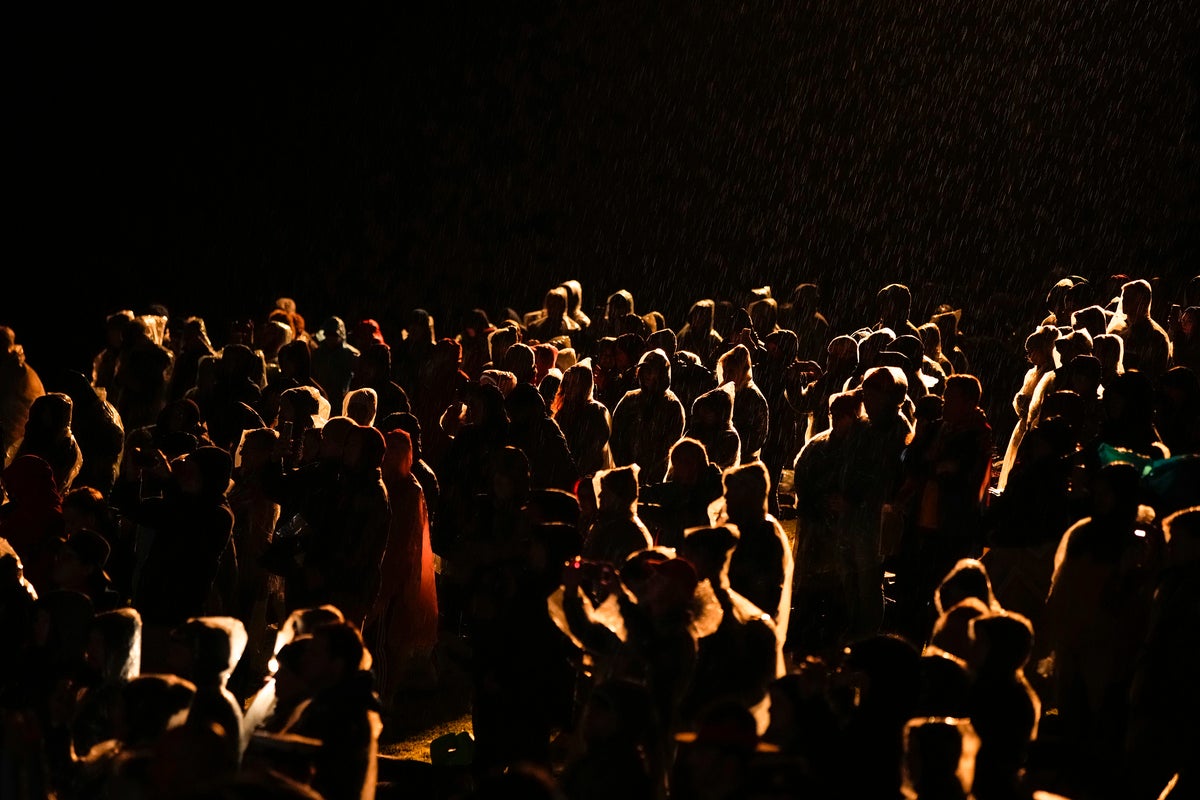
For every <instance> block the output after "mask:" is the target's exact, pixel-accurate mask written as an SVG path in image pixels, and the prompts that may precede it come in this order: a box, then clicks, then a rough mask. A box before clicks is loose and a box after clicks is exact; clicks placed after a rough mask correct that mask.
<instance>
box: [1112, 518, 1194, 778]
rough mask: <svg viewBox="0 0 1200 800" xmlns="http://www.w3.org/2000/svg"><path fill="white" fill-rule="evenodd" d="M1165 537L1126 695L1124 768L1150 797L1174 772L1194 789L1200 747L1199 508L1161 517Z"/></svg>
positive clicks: (1128, 775)
mask: <svg viewBox="0 0 1200 800" xmlns="http://www.w3.org/2000/svg"><path fill="white" fill-rule="evenodd" d="M1162 529H1163V533H1164V535H1165V538H1166V556H1165V560H1164V568H1163V570H1162V572H1161V573H1159V575H1158V577H1157V579H1156V581H1155V588H1154V595H1153V599H1152V601H1151V605H1150V617H1149V622H1148V625H1147V629H1146V636H1145V638H1144V639H1143V641H1142V643H1141V647H1140V652H1139V654H1138V659H1137V666H1136V667H1135V670H1134V675H1133V682H1132V685H1131V688H1130V693H1129V722H1128V726H1127V729H1126V739H1125V745H1124V767H1125V774H1126V776H1127V779H1128V783H1127V784H1126V786H1127V790H1128V791H1129V796H1130V797H1139V798H1140V797H1147V798H1152V797H1155V796H1156V793H1158V792H1161V791H1162V789H1163V787H1165V786H1166V785H1167V783H1168V782H1169V781H1170V780H1171V778H1172V776H1173V775H1175V774H1179V782H1178V785H1177V786H1176V789H1175V794H1172V795H1171V796H1172V797H1174V796H1175V795H1176V794H1177V795H1179V796H1180V797H1186V796H1188V793H1189V792H1192V791H1194V790H1195V788H1196V759H1195V758H1194V757H1193V755H1194V754H1195V753H1196V752H1197V750H1198V749H1200V737H1198V736H1197V728H1196V714H1197V712H1198V711H1200V684H1197V682H1196V678H1195V668H1196V664H1197V663H1198V662H1200V625H1197V624H1196V623H1197V619H1196V609H1197V607H1198V606H1197V601H1198V599H1200V598H1198V595H1200V506H1192V507H1189V508H1185V509H1181V510H1179V511H1176V512H1174V513H1173V514H1170V515H1169V516H1167V517H1166V518H1165V519H1164V520H1163V521H1162Z"/></svg>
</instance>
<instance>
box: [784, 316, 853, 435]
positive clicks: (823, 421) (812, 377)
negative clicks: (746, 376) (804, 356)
mask: <svg viewBox="0 0 1200 800" xmlns="http://www.w3.org/2000/svg"><path fill="white" fill-rule="evenodd" d="M808 366H809V367H810V369H809V370H805V369H804V368H798V369H797V371H796V374H795V375H794V377H793V381H792V382H789V386H788V393H787V399H788V402H789V403H790V404H791V406H792V408H793V410H794V411H795V413H796V415H797V417H799V420H798V423H797V424H798V426H799V427H800V428H801V429H802V430H800V431H799V434H800V435H799V436H798V439H797V443H798V444H802V443H803V442H804V441H807V440H808V439H811V438H812V437H813V436H816V435H817V434H818V433H821V432H822V431H824V430H826V429H828V427H829V401H830V398H832V397H833V396H834V395H835V394H838V393H839V392H841V391H843V389H844V388H846V384H847V381H849V380H850V379H851V378H852V377H853V375H854V374H855V373H856V371H857V370H858V340H856V339H855V338H854V337H853V336H838V337H836V338H834V339H833V340H832V341H830V342H829V343H828V345H827V346H826V358H825V366H824V369H822V368H821V367H820V366H819V365H816V364H809V365H808ZM801 437H802V438H801Z"/></svg>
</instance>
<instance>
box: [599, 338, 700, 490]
mask: <svg viewBox="0 0 1200 800" xmlns="http://www.w3.org/2000/svg"><path fill="white" fill-rule="evenodd" d="M637 380H638V387H639V388H637V389H632V390H630V391H629V392H628V393H626V394H625V396H624V397H622V398H621V401H620V402H619V403H617V407H616V409H615V410H614V411H613V415H612V416H613V435H612V442H611V444H612V452H613V461H614V462H615V463H616V465H617V466H621V467H624V466H628V465H630V464H637V465H638V466H639V467H640V468H641V472H640V473H639V479H640V480H641V482H642V483H657V482H658V481H661V480H662V478H663V475H665V474H666V471H667V454H668V451H669V450H670V449H671V445H673V444H674V443H675V441H676V440H677V439H679V437H680V436H681V435H682V434H683V426H684V410H683V404H682V403H680V402H679V398H678V397H676V396H675V393H674V392H672V391H671V366H670V362H669V361H668V360H667V357H666V355H664V354H663V353H662V352H661V351H659V350H650V351H649V352H647V353H646V354H645V355H643V356H642V358H641V360H640V361H639V362H638V366H637Z"/></svg>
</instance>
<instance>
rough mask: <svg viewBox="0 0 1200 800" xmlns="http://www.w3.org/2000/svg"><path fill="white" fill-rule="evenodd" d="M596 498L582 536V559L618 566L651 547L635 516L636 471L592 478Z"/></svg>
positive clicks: (620, 470)
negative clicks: (629, 557) (638, 552)
mask: <svg viewBox="0 0 1200 800" xmlns="http://www.w3.org/2000/svg"><path fill="white" fill-rule="evenodd" d="M592 483H593V485H594V486H595V492H596V496H597V498H598V499H597V509H596V517H595V519H594V520H593V521H592V524H591V526H590V527H589V528H588V530H587V531H585V533H584V540H583V556H584V558H589V559H592V560H593V561H607V562H609V563H610V564H613V565H619V564H621V563H622V562H623V561H624V560H625V559H626V558H627V557H628V556H629V555H630V554H631V553H634V552H636V551H638V550H642V549H645V548H647V547H650V546H651V545H653V544H654V541H653V539H652V538H651V536H650V531H649V529H647V528H646V525H645V523H643V522H642V520H641V518H639V517H638V514H637V503H638V468H637V467H636V466H629V467H616V468H614V469H610V470H604V471H602V472H598V473H596V475H595V477H594V478H592Z"/></svg>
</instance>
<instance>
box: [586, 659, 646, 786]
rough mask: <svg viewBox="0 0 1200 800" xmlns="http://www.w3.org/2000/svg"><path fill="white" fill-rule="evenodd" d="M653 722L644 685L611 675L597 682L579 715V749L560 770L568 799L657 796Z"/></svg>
mask: <svg viewBox="0 0 1200 800" xmlns="http://www.w3.org/2000/svg"><path fill="white" fill-rule="evenodd" d="M657 725H658V720H657V719H656V718H655V716H654V708H653V705H652V704H651V697H650V693H649V692H648V691H647V689H646V687H645V686H644V685H643V684H641V683H638V682H635V681H632V680H628V679H614V680H608V681H603V682H601V683H599V684H598V685H596V686H595V687H594V688H593V689H592V691H591V692H590V693H589V695H588V698H587V702H586V704H585V705H584V708H583V712H582V714H581V716H580V721H579V729H578V736H579V739H580V746H581V752H580V753H579V754H578V755H576V756H575V757H573V758H572V759H570V760H569V761H568V763H567V764H566V766H565V769H564V772H563V777H562V784H563V792H564V794H565V795H566V796H567V797H568V798H570V800H607V798H610V797H614V796H618V797H623V798H624V797H627V798H630V800H651V798H654V797H656V796H657V794H656V791H655V784H654V776H653V774H652V771H651V767H650V763H649V761H650V757H651V749H652V748H653V747H654V746H655V739H656V737H657V731H656V727H657Z"/></svg>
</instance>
